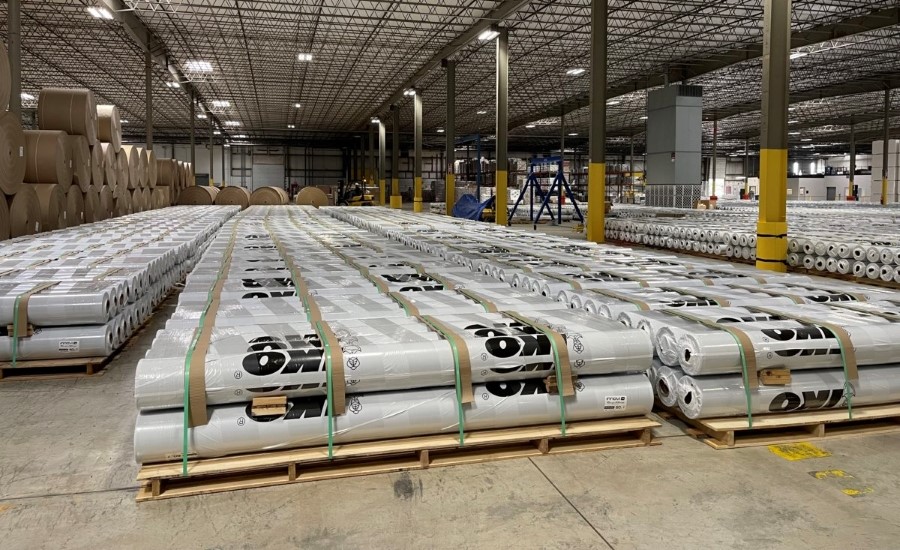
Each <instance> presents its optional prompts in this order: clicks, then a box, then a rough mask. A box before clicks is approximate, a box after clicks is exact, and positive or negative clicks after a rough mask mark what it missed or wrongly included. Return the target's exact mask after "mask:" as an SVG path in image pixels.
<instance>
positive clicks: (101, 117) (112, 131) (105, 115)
mask: <svg viewBox="0 0 900 550" xmlns="http://www.w3.org/2000/svg"><path fill="white" fill-rule="evenodd" d="M97 123H98V127H97V139H99V140H100V141H105V142H106V143H109V144H111V145H112V146H113V152H115V153H118V152H119V149H121V148H122V121H121V119H120V118H119V108H118V107H116V106H115V105H97Z"/></svg>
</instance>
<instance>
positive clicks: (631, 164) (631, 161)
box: [619, 134, 634, 202]
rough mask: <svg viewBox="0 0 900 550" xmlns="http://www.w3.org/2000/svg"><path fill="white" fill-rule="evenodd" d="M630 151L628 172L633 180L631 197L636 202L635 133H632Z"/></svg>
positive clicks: (620, 198)
mask: <svg viewBox="0 0 900 550" xmlns="http://www.w3.org/2000/svg"><path fill="white" fill-rule="evenodd" d="M630 147H631V149H630V152H629V153H628V174H629V179H630V180H631V188H630V189H629V191H631V197H632V199H631V200H632V202H634V134H631V143H630ZM619 200H620V201H621V200H622V197H619Z"/></svg>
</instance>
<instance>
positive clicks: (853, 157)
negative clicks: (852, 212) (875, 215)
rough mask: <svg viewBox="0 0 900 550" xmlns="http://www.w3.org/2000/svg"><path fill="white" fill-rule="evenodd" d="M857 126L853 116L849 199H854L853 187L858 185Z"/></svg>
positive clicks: (851, 124)
mask: <svg viewBox="0 0 900 550" xmlns="http://www.w3.org/2000/svg"><path fill="white" fill-rule="evenodd" d="M855 180H856V125H855V124H854V123H853V116H851V117H850V183H849V184H848V185H847V198H848V199H850V198H852V197H854V196H855V195H854V194H853V187H854V185H856V184H855V183H854V181H855Z"/></svg>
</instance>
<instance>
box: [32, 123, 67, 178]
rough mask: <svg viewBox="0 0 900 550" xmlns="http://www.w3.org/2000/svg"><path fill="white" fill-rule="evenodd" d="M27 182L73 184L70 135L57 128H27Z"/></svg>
mask: <svg viewBox="0 0 900 550" xmlns="http://www.w3.org/2000/svg"><path fill="white" fill-rule="evenodd" d="M23 133H24V134H25V182H26V183H59V184H62V185H65V186H67V187H68V186H69V185H71V184H72V159H71V158H70V155H71V147H70V145H69V140H68V137H69V136H68V135H67V134H66V133H65V132H60V131H57V130H25V131H24V132H23Z"/></svg>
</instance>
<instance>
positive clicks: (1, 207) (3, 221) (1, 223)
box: [0, 196, 9, 241]
mask: <svg viewBox="0 0 900 550" xmlns="http://www.w3.org/2000/svg"><path fill="white" fill-rule="evenodd" d="M6 201H7V197H6V196H3V197H2V199H0V241H5V240H7V239H9V204H8V203H7V202H6Z"/></svg>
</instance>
